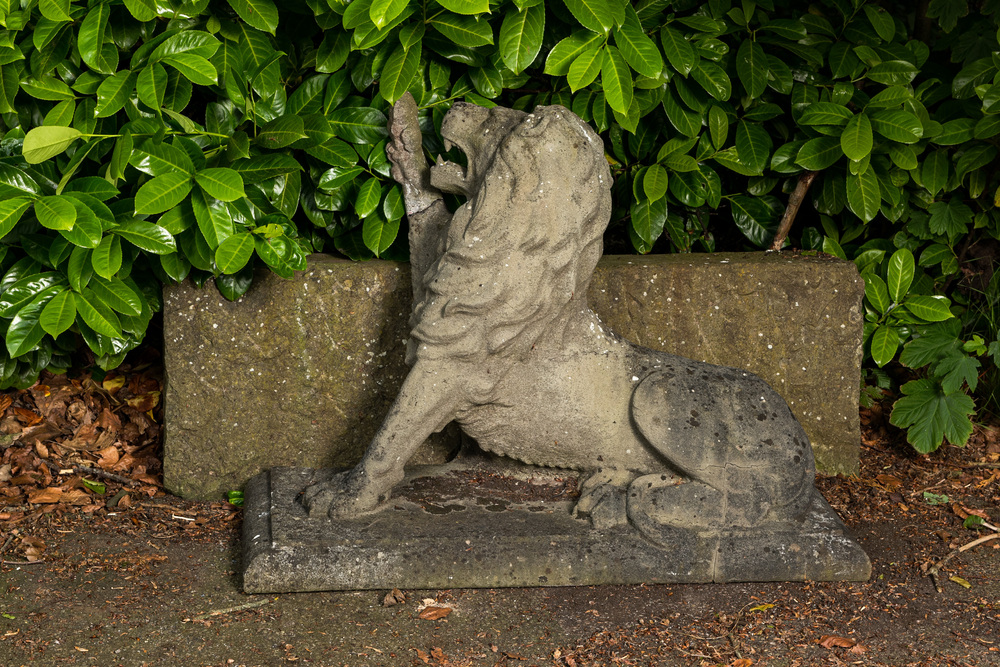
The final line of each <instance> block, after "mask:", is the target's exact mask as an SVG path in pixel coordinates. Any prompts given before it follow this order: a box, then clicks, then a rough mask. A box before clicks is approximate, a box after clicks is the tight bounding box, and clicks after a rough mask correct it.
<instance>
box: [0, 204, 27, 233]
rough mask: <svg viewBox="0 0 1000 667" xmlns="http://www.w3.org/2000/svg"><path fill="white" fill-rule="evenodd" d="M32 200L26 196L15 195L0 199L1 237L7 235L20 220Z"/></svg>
mask: <svg viewBox="0 0 1000 667" xmlns="http://www.w3.org/2000/svg"><path fill="white" fill-rule="evenodd" d="M31 204H32V201H31V200H30V199H25V198H24V197H14V198H12V199H4V200H2V201H0V239H2V238H3V237H5V236H7V234H9V233H10V230H12V229H14V226H15V225H16V224H17V223H18V221H20V219H21V216H22V215H24V212H25V211H27V210H28V208H29V207H30V206H31Z"/></svg>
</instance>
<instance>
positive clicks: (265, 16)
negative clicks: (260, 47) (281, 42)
mask: <svg viewBox="0 0 1000 667" xmlns="http://www.w3.org/2000/svg"><path fill="white" fill-rule="evenodd" d="M226 1H227V2H228V3H229V6H230V7H232V8H233V11H234V12H236V14H237V15H238V16H239V17H240V18H241V19H243V20H244V21H246V22H247V24H249V25H252V26H253V27H254V28H257V30H263V31H264V32H269V33H271V34H274V31H275V30H277V28H278V8H277V7H275V5H274V3H273V2H272V1H271V0H226Z"/></svg>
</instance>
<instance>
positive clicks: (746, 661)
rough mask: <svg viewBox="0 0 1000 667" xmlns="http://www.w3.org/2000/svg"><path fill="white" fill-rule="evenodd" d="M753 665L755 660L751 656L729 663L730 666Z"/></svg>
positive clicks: (746, 666)
mask: <svg viewBox="0 0 1000 667" xmlns="http://www.w3.org/2000/svg"><path fill="white" fill-rule="evenodd" d="M751 665H753V660H751V659H750V658H738V659H736V660H733V661H732V662H731V663H729V667H750V666H751Z"/></svg>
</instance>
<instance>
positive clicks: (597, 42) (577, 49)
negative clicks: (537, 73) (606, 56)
mask: <svg viewBox="0 0 1000 667" xmlns="http://www.w3.org/2000/svg"><path fill="white" fill-rule="evenodd" d="M603 44H604V40H603V38H602V37H601V36H600V35H597V34H594V33H593V32H590V31H589V30H577V31H576V32H574V33H573V34H572V35H570V36H569V37H566V38H564V39H562V40H561V41H560V42H559V43H558V44H556V45H555V46H554V47H552V50H551V51H549V55H548V56H546V58H545V73H546V74H548V75H550V76H565V75H566V74H567V73H568V72H569V68H570V65H571V64H572V63H573V62H575V61H576V59H577V58H578V57H579V56H580V54H582V53H584V52H585V51H591V50H593V49H595V48H597V47H599V46H601V45H603Z"/></svg>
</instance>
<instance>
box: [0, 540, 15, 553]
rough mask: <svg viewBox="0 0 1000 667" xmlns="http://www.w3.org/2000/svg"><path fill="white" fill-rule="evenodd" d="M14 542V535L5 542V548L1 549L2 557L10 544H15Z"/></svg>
mask: <svg viewBox="0 0 1000 667" xmlns="http://www.w3.org/2000/svg"><path fill="white" fill-rule="evenodd" d="M13 541H14V536H13V535H11V536H10V537H8V538H7V541H6V542H4V545H3V547H2V548H0V556H2V555H3V552H5V551H7V547H9V546H10V543H11V542H13Z"/></svg>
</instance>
